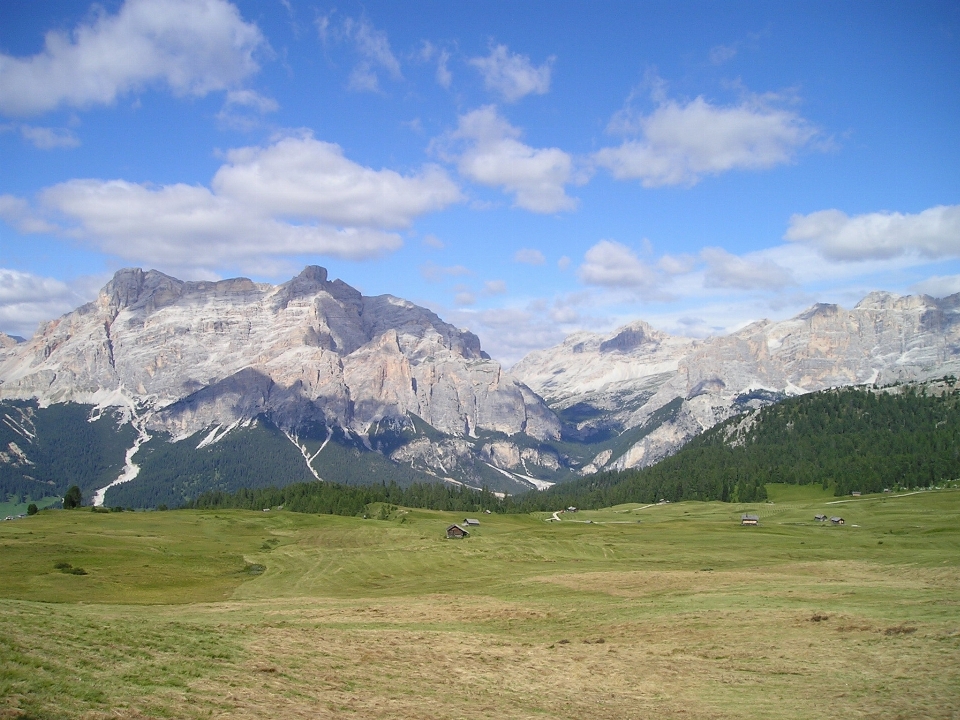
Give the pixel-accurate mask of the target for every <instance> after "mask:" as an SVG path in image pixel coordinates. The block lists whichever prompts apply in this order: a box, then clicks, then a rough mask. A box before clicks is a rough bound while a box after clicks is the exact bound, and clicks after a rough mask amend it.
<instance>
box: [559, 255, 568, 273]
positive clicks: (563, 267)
mask: <svg viewBox="0 0 960 720" xmlns="http://www.w3.org/2000/svg"><path fill="white" fill-rule="evenodd" d="M557 267H558V268H560V269H561V270H566V269H567V268H568V267H570V258H569V257H567V256H566V255H562V256H561V257H560V259H559V260H557Z"/></svg>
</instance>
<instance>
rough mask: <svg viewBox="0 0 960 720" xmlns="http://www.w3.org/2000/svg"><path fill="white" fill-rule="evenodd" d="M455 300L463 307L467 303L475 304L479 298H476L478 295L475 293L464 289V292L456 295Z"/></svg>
mask: <svg viewBox="0 0 960 720" xmlns="http://www.w3.org/2000/svg"><path fill="white" fill-rule="evenodd" d="M453 301H454V302H455V303H456V304H457V305H460V306H461V307H462V306H465V305H473V304H475V303H476V302H477V298H476V296H475V295H474V294H473V293H471V292H467V291H462V292H458V293H457V295H456V297H455V298H454V300H453Z"/></svg>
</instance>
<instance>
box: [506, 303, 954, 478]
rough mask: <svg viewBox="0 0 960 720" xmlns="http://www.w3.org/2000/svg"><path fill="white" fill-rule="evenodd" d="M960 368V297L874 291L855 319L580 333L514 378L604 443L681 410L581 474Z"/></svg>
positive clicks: (831, 316)
mask: <svg viewBox="0 0 960 720" xmlns="http://www.w3.org/2000/svg"><path fill="white" fill-rule="evenodd" d="M958 371H960V294H958V295H953V296H950V297H948V298H944V299H942V300H937V299H935V298H931V297H928V296H907V297H900V296H896V295H891V294H889V293H872V294H870V295H868V296H867V297H866V298H864V300H863V301H861V302H860V303H859V304H858V305H857V306H856V307H855V308H854V309H853V310H845V309H843V308H841V307H839V306H837V305H823V304H820V305H815V306H813V307H811V308H810V309H809V310H807V311H806V312H804V313H801V314H800V315H798V316H797V317H795V318H792V319H790V320H784V321H780V322H771V321H769V320H764V321H760V322H757V323H753V324H752V325H749V326H747V327H746V328H744V329H743V330H740V331H738V332H736V333H733V334H731V335H728V336H725V337H717V338H710V339H707V340H702V341H693V340H689V339H683V338H674V337H671V336H669V335H667V334H665V333H661V332H658V331H656V330H653V329H652V328H650V327H649V326H648V325H646V324H645V323H642V322H638V323H633V324H631V325H627V326H625V327H624V328H621V329H620V330H618V331H616V332H615V333H614V334H612V335H609V336H603V335H597V334H589V333H580V334H578V335H574V336H571V337H570V338H568V339H567V340H566V341H565V342H564V343H562V344H561V345H559V346H557V347H554V348H549V349H547V350H541V351H538V352H534V353H531V354H530V355H528V356H527V357H526V358H524V359H523V360H522V361H521V362H520V363H518V364H517V365H516V366H514V367H513V368H512V372H513V373H514V374H515V375H516V376H517V377H518V378H519V379H520V380H522V381H523V382H524V383H526V384H527V385H528V386H529V387H531V388H532V389H533V390H535V391H536V392H537V393H539V394H541V395H542V396H543V397H544V398H546V399H547V401H548V403H549V404H550V406H551V407H552V408H553V409H554V410H555V411H557V413H558V414H559V416H560V417H561V418H562V419H564V420H566V421H569V422H571V423H573V424H574V428H575V429H574V430H573V431H572V432H570V431H568V434H569V435H571V436H576V437H580V438H592V437H601V436H604V435H605V434H607V435H609V434H610V433H622V432H623V431H624V430H626V429H629V428H634V427H639V426H643V425H644V424H646V423H648V422H649V420H650V418H651V417H652V416H653V415H654V413H656V412H658V411H659V409H660V408H662V407H664V406H666V405H667V404H668V403H671V402H674V401H676V400H678V399H679V400H680V401H681V403H682V406H681V408H680V409H679V411H678V412H676V413H674V414H673V415H672V417H670V418H669V419H668V420H666V421H665V422H664V423H663V424H662V426H660V427H657V428H652V429H650V432H648V433H646V434H645V435H644V437H643V438H642V439H640V440H639V441H638V442H636V443H635V444H633V445H632V446H630V447H628V448H623V449H622V451H621V452H620V453H619V454H615V453H609V452H606V451H604V452H603V453H601V454H598V455H597V456H596V457H595V458H594V460H593V462H592V463H590V464H588V465H587V466H586V467H585V468H584V472H590V471H596V470H600V469H604V468H607V469H624V468H631V467H646V466H649V465H652V464H653V463H655V462H657V461H658V460H660V459H662V458H664V457H666V456H668V455H670V454H671V453H673V452H675V451H676V450H677V449H678V448H680V447H682V446H683V444H684V443H686V442H688V441H689V440H690V439H691V438H693V437H695V436H696V435H698V434H699V433H701V432H702V431H703V430H705V429H707V428H710V427H712V426H713V425H715V424H716V423H717V422H720V421H722V420H724V419H725V418H728V417H730V416H731V415H734V414H736V413H738V412H741V411H742V410H745V409H749V408H755V407H760V406H762V405H765V404H769V403H771V402H775V401H777V400H779V399H781V398H784V397H788V396H792V395H798V394H802V393H807V392H812V391H816V390H822V389H824V388H828V387H835V386H843V385H854V384H858V383H880V384H884V383H890V382H894V381H907V380H923V379H926V378H932V377H938V376H942V375H944V374H946V373H957V372H958Z"/></svg>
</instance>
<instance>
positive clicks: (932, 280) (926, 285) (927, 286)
mask: <svg viewBox="0 0 960 720" xmlns="http://www.w3.org/2000/svg"><path fill="white" fill-rule="evenodd" d="M910 290H911V291H913V292H918V293H923V294H924V295H932V296H933V297H939V298H944V297H947V296H948V295H955V294H956V293H960V275H934V276H932V277H929V278H927V279H926V280H923V281H921V282H918V283H916V284H915V285H913V286H912V287H911V288H910Z"/></svg>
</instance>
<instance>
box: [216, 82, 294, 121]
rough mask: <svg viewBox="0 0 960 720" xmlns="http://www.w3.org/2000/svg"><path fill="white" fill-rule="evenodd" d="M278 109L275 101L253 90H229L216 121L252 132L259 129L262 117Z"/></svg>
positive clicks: (278, 106)
mask: <svg viewBox="0 0 960 720" xmlns="http://www.w3.org/2000/svg"><path fill="white" fill-rule="evenodd" d="M279 109H280V105H279V104H277V101H276V100H274V99H273V98H269V97H266V96H265V95H261V94H260V93H258V92H256V91H254V90H230V91H229V92H228V93H227V97H226V100H224V103H223V107H222V108H221V109H220V112H219V113H217V120H219V121H220V122H221V123H223V124H224V125H226V126H228V127H232V128H235V129H237V130H253V129H254V128H256V127H259V125H260V117H261V116H262V115H266V114H267V113H272V112H276V111H277V110H279Z"/></svg>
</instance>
